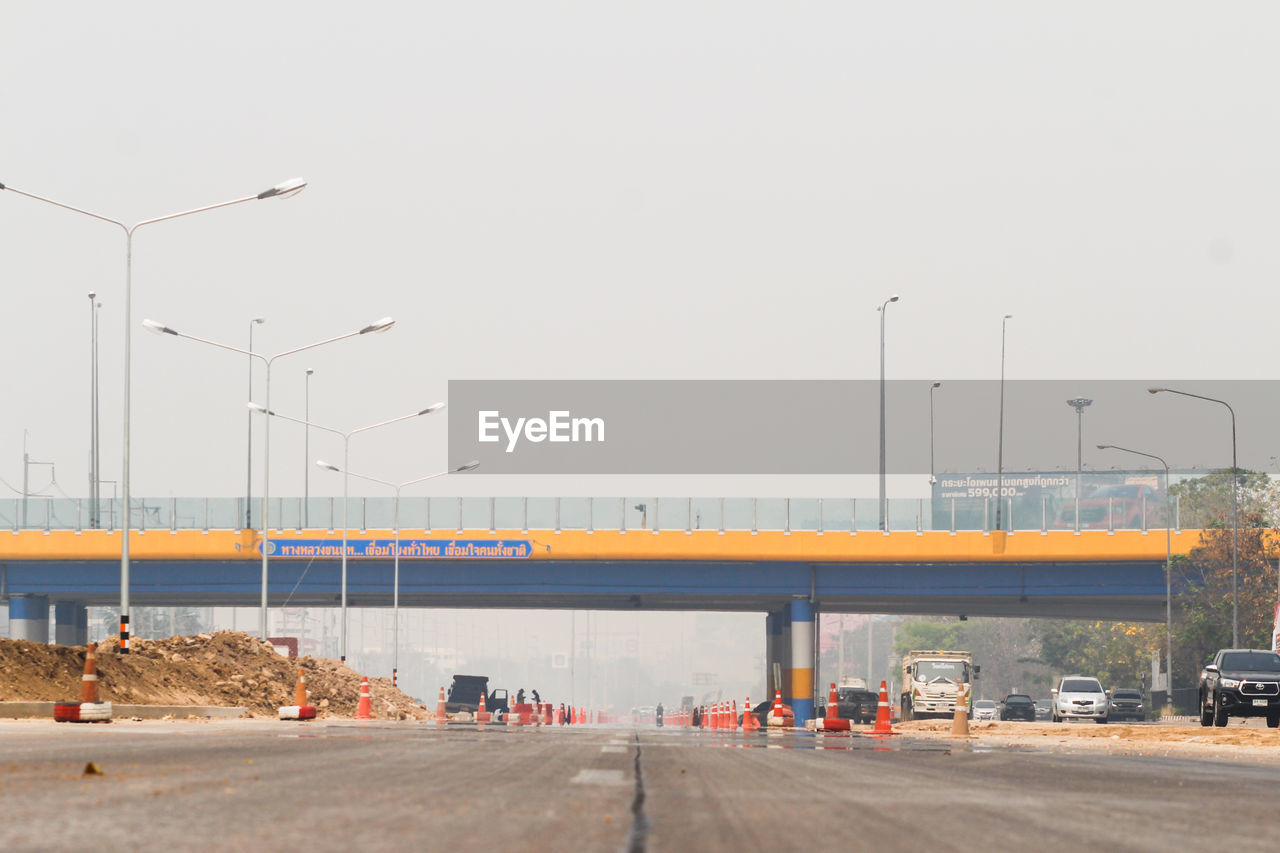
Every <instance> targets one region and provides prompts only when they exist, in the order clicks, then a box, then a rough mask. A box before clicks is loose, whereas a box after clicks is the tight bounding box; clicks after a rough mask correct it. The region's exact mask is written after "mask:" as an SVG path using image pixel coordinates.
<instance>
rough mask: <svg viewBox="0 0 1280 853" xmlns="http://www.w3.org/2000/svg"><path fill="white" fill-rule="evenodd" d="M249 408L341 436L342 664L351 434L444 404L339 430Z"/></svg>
mask: <svg viewBox="0 0 1280 853" xmlns="http://www.w3.org/2000/svg"><path fill="white" fill-rule="evenodd" d="M249 408H251V409H253V410H254V411H256V412H258V413H259V414H264V415H269V416H270V417H273V418H281V419H283V420H286V421H292V422H293V423H295V424H302V425H303V426H306V427H315V428H316V429H318V430H323V431H325V432H328V433H333V434H334V435H336V436H339V437H340V438H341V439H342V467H341V468H337V469H335V470H339V471H342V617H341V622H342V626H341V630H340V634H341V640H340V644H341V648H340V649H339V660H341V661H342V662H343V663H345V662H346V660H347V528H348V524H347V504H348V503H349V498H348V480H349V477H348V471H349V467H350V466H349V464H348V463H349V462H350V461H351V436H353V435H356V434H357V433H362V432H368V431H369V430H371V429H377V428H378V427H382V426H386V425H387V424H394V423H398V422H400V421H407V420H408V419H409V418H416V417H419V416H421V415H429V414H431V413H432V412H438V411H440V410H441V409H443V408H444V403H433V404H432V405H430V406H427V407H426V408H425V409H422V410H421V411H417V412H412V413H410V414H407V415H400V416H399V417H396V418H391V419H390V420H385V421H379V422H378V423H376V424H369V425H368V426H362V427H359V428H357V429H353V430H351V431H349V432H343V431H342V430H340V429H334V428H333V427H327V426H323V425H321V424H315V423H311V422H310V421H305V420H303V419H301V418H294V417H290V416H289V415H284V414H281V413H280V412H275V411H271V410H270V409H267V408H265V407H263V406H255V405H253V404H252V403H251V404H250V405H249ZM321 467H329V466H327V465H325V466H321Z"/></svg>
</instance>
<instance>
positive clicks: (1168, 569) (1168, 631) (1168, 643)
mask: <svg viewBox="0 0 1280 853" xmlns="http://www.w3.org/2000/svg"><path fill="white" fill-rule="evenodd" d="M1098 449H1099V450H1120V451H1123V452H1125V453H1132V454H1134V455H1135V456H1145V457H1147V458H1148V459H1154V460H1156V461H1157V462H1159V463H1160V464H1161V465H1163V466H1164V500H1165V519H1164V642H1165V654H1166V655H1167V656H1168V657H1167V661H1166V663H1165V675H1166V676H1167V677H1168V679H1169V695H1168V698H1167V700H1166V702H1167V704H1169V705H1170V706H1172V705H1173V580H1172V578H1173V546H1172V542H1171V540H1170V535H1169V528H1171V527H1173V496H1172V495H1170V494H1169V463H1168V462H1165V461H1164V459H1162V458H1160V457H1159V456H1156V455H1155V454H1154V453H1143V452H1142V451H1141V450H1130V449H1129V448H1128V447H1120V446H1118V445H1115V444H1099V445H1098ZM1077 511H1078V510H1077ZM1078 525H1079V522H1077V529H1078Z"/></svg>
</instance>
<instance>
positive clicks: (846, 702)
mask: <svg viewBox="0 0 1280 853" xmlns="http://www.w3.org/2000/svg"><path fill="white" fill-rule="evenodd" d="M879 704H880V694H879V693H876V692H875V691H874V690H867V689H864V688H860V687H837V688H836V710H837V711H838V712H839V714H840V719H842V720H848V721H849V722H852V723H862V724H863V725H870V724H871V723H874V722H875V721H876V707H877V706H878V705H879Z"/></svg>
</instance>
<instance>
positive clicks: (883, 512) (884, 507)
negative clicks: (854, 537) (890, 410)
mask: <svg viewBox="0 0 1280 853" xmlns="http://www.w3.org/2000/svg"><path fill="white" fill-rule="evenodd" d="M897 301H898V295H897V294H896V293H895V294H894V295H893V296H890V297H889V298H888V299H886V300H885V301H884V302H881V303H880V305H879V306H878V307H877V308H876V310H877V311H879V312H880V529H881V530H886V531H887V530H888V529H889V499H888V497H887V495H886V492H887V490H886V488H885V485H886V483H885V464H884V460H885V452H884V449H885V447H884V445H885V442H884V430H885V413H884V402H885V400H884V398H885V394H884V315H885V313H886V310H887V309H888V307H889V303H890V302H897Z"/></svg>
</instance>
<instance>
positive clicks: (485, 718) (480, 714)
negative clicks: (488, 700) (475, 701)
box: [476, 690, 493, 726]
mask: <svg viewBox="0 0 1280 853" xmlns="http://www.w3.org/2000/svg"><path fill="white" fill-rule="evenodd" d="M492 718H493V714H490V713H489V712H488V711H486V710H485V709H484V691H483V690H481V691H480V709H479V710H477V711H476V725H479V726H483V725H484V724H485V723H487V722H489V720H490V719H492Z"/></svg>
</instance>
